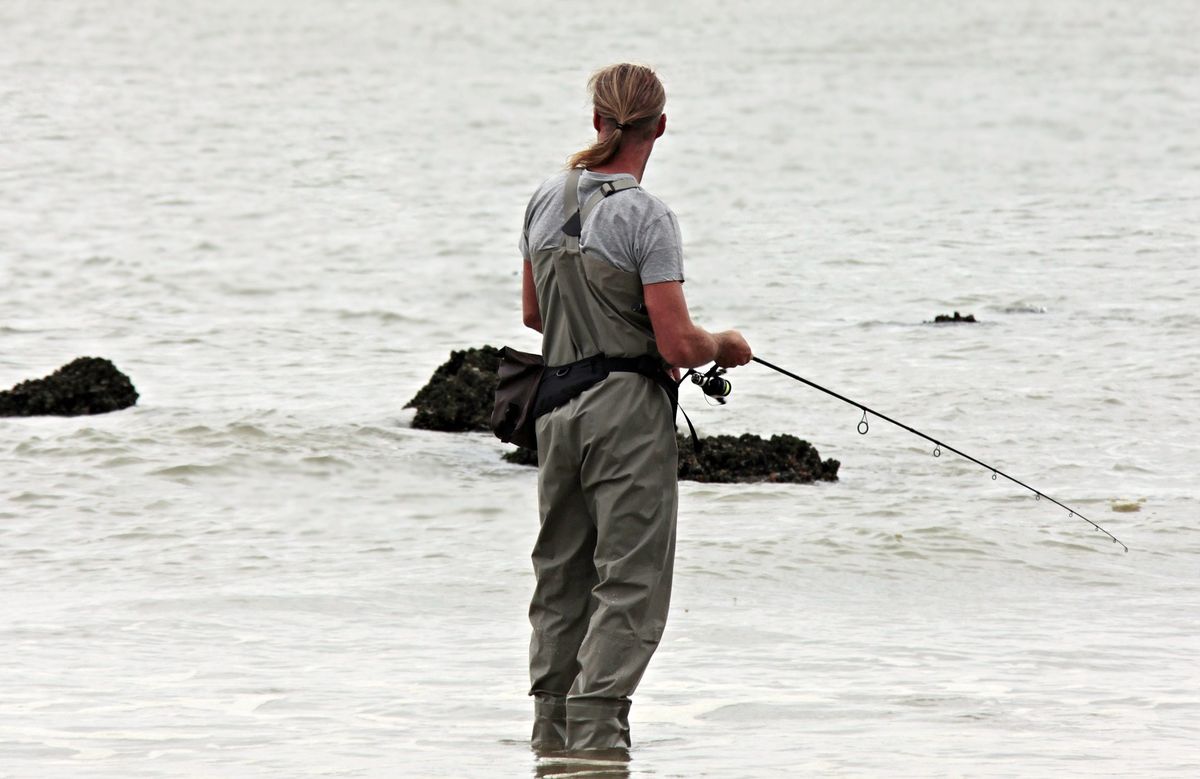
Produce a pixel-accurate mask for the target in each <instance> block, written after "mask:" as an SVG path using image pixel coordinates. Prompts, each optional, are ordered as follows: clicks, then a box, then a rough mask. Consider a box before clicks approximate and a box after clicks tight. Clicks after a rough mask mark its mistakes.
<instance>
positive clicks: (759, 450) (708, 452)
mask: <svg viewBox="0 0 1200 779" xmlns="http://www.w3.org/2000/svg"><path fill="white" fill-rule="evenodd" d="M702 443H703V444H704V446H703V449H702V450H701V452H700V454H699V456H697V455H696V452H695V449H694V448H693V447H692V440H691V439H690V438H685V437H683V436H679V478H680V479H681V480H686V481H700V482H761V481H770V482H789V483H800V484H808V483H810V482H814V481H837V472H838V468H839V467H841V463H839V462H838V461H837V460H822V459H821V456H820V454H818V452H817V450H816V448H814V447H813V446H812V445H811V444H810V443H808V442H807V441H803V440H801V439H799V438H797V437H796V436H794V435H787V434H783V435H773V436H771V438H770V439H769V440H768V439H764V438H762V437H761V436H757V435H752V434H749V433H746V434H744V435H740V436H731V435H718V436H712V437H710V438H705V439H702ZM504 459H505V460H507V461H508V462H510V463H516V464H518V465H537V452H534V451H533V450H531V449H524V448H518V449H516V450H514V451H512V452H509V453H508V454H505V455H504Z"/></svg>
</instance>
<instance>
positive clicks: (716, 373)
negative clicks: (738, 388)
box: [688, 365, 733, 405]
mask: <svg viewBox="0 0 1200 779" xmlns="http://www.w3.org/2000/svg"><path fill="white" fill-rule="evenodd" d="M688 374H690V375H691V377H692V383H693V384H695V385H696V386H698V387H699V388H700V391H701V392H703V393H704V394H705V395H707V396H708V397H710V398H713V399H714V400H716V401H717V403H718V404H719V405H724V404H725V398H727V397H729V393H731V392H733V385H732V384H730V383H729V379H726V378H724V376H725V369H724V368H722V367H721V366H719V365H714V366H713V367H711V368H709V369H708V372H707V373H696V372H695V371H693V370H689V371H688Z"/></svg>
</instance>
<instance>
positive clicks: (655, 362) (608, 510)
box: [520, 64, 751, 751]
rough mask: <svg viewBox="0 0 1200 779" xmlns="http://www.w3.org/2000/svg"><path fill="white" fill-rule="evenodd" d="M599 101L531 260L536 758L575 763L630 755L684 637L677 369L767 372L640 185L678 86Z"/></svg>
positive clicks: (549, 206) (527, 253) (555, 188)
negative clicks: (597, 755) (696, 283)
mask: <svg viewBox="0 0 1200 779" xmlns="http://www.w3.org/2000/svg"><path fill="white" fill-rule="evenodd" d="M589 89H590V91H591V93H592V96H593V114H592V124H593V126H594V127H595V129H596V132H597V140H596V143H594V144H593V145H592V146H591V147H589V148H587V149H585V150H583V151H581V152H579V153H577V154H575V155H573V156H572V157H571V159H570V161H569V163H568V171H566V172H563V173H560V174H558V175H556V176H554V177H552V178H550V179H549V180H547V181H546V182H545V183H543V184H542V185H541V187H539V188H538V190H537V191H536V192H535V193H534V195H533V198H532V199H531V200H530V202H529V207H528V209H527V210H526V213H525V229H524V232H523V234H522V236H521V244H520V245H521V253H522V256H523V258H524V281H523V292H522V308H523V313H524V321H525V324H526V325H528V326H529V327H531V328H533V329H535V330H537V331H538V332H540V333H542V334H543V339H542V356H543V358H544V359H545V362H546V364H547V365H548V366H551V367H550V369H549V370H548V371H547V375H548V377H553V378H548V379H547V383H544V384H543V387H542V393H541V394H540V395H539V403H540V404H541V403H546V404H547V405H550V406H553V408H552V409H551V410H549V411H546V412H545V413H544V414H543V415H542V416H540V417H539V418H538V420H537V425H536V427H537V436H538V464H539V477H538V502H539V513H540V516H541V530H540V532H539V534H538V540H537V543H536V545H535V547H534V550H533V565H534V571H535V572H536V574H537V587H536V590H535V592H534V595H533V600H532V603H531V604H530V608H529V618H530V622H531V624H532V625H533V637H532V640H531V643H530V680H531V689H530V694H531V695H533V696H534V699H535V703H534V729H533V743H534V745H535V746H537V747H541V748H546V749H561V748H566V749H570V750H573V751H574V750H607V749H618V750H621V749H627V748H628V747H629V746H630V743H631V742H630V736H629V719H628V716H629V705H630V696H631V695H632V694H633V691H634V689H635V688H636V687H637V684H638V682H639V680H640V679H641V677H642V673H643V672H644V671H645V669H646V666H647V664H648V663H649V661H650V657H651V655H653V653H654V650H655V649H656V648H657V646H658V642H659V639H660V638H661V636H662V631H663V627H664V626H665V624H666V618H667V608H668V604H669V601H670V593H671V574H672V568H673V563H674V555H675V515H676V508H677V486H676V474H677V467H678V465H677V452H676V443H675V422H674V411H675V408H674V382H672V381H671V380H670V379H669V378H667V371H672V373H673V375H675V376H676V377H677V376H678V370H677V369H679V368H690V367H697V366H700V365H704V364H706V363H709V362H713V361H715V362H716V363H717V364H718V365H721V366H724V367H734V366H738V365H744V364H746V363H747V362H749V360H750V356H751V352H750V347H749V345H748V344H747V343H746V341H745V339H744V338H743V337H742V336H741V334H740V333H738V332H737V331H734V330H727V331H724V332H719V333H709V332H708V331H706V330H704V329H702V328H700V327H698V326H696V325H695V324H693V323H692V320H691V316H690V315H689V313H688V307H687V303H686V301H685V299H684V295H683V250H682V245H681V241H680V236H679V226H678V223H677V222H676V219H675V215H674V214H673V213H672V212H671V210H670V209H669V208H667V206H666V205H665V204H664V203H663V202H662V201H661V200H659V199H658V198H656V197H654V196H652V195H650V194H649V193H647V192H646V191H645V190H643V189H641V188H640V186H639V184H640V182H641V179H642V174H643V173H644V172H645V169H646V163H647V161H648V160H649V158H650V154H651V152H652V151H653V150H654V144H655V142H656V141H657V140H658V139H659V138H661V137H662V135H663V133H664V131H665V130H666V126H667V117H666V115H665V114H664V113H663V108H664V106H665V104H666V93H665V91H664V90H663V86H662V83H661V82H660V81H659V79H658V77H657V76H656V75H655V74H654V72H653V71H652V70H650V69H649V68H646V67H642V66H638V65H630V64H619V65H613V66H610V67H607V68H604V69H603V70H600V71H598V72H597V73H596V74H595V75H593V76H592V79H591V81H590V82H589ZM556 387H557V388H564V389H562V391H561V392H557V393H556V392H555V391H553V390H554V388H556ZM581 388H582V389H581ZM547 396H555V397H550V398H549V400H548V398H547Z"/></svg>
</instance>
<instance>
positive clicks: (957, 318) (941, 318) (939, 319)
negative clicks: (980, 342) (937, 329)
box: [933, 311, 975, 324]
mask: <svg viewBox="0 0 1200 779" xmlns="http://www.w3.org/2000/svg"><path fill="white" fill-rule="evenodd" d="M933 321H934V322H935V323H937V324H941V323H943V322H972V323H973V322H974V321H975V315H974V314H967V315H966V316H963V315H962V314H960V313H958V312H957V311H955V312H954V316H950V315H949V314H938V315H937V316H935V317H934V318H933Z"/></svg>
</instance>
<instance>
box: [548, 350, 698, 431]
mask: <svg viewBox="0 0 1200 779" xmlns="http://www.w3.org/2000/svg"><path fill="white" fill-rule="evenodd" d="M610 373H640V374H641V375H643V376H645V377H646V378H648V379H650V380H651V381H653V382H654V383H655V384H657V385H658V386H660V387H662V388H663V391H664V392H666V393H667V397H668V398H670V400H671V414H672V416H673V415H674V413H675V408H676V407H677V406H678V398H679V388H678V387H677V386H676V385H675V382H673V381H671V377H670V376H668V375H667V373H666V371H664V370H663V368H662V363H660V362H659V361H658V360H655V359H654V358H653V357H651V356H649V355H645V354H644V355H642V356H641V357H605V356H604V355H603V354H597V355H594V356H592V357H585V358H583V359H582V360H578V361H576V362H573V363H569V364H567V365H560V366H548V367H547V368H546V372H545V373H543V374H542V383H541V385H540V386H539V387H538V399H537V403H535V404H534V406H533V415H534V417H540V416H542V415H543V414H548V413H550V412H551V411H553V410H554V409H556V408H558V407H559V406H565V405H566V404H567V402H568V401H570V400H571V399H572V398H576V397H579V396H580V395H582V394H583V392H584V390H587V389H591V388H592V387H594V386H596V385H597V384H599V383H600V382H602V381H604V380H605V379H607V378H608V375H609V374H610Z"/></svg>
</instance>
